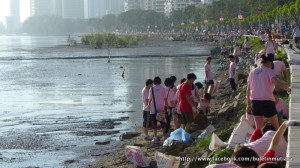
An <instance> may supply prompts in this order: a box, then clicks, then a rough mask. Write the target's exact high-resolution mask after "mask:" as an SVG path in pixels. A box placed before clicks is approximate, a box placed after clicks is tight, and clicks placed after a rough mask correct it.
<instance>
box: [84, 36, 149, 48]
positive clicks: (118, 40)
mask: <svg viewBox="0 0 300 168" xmlns="http://www.w3.org/2000/svg"><path fill="white" fill-rule="evenodd" d="M146 38H147V36H125V35H116V34H113V33H104V34H99V33H95V34H88V35H84V36H82V37H81V43H82V44H84V45H90V46H91V47H92V48H95V49H97V48H102V46H103V45H105V46H106V47H107V48H108V49H110V48H124V47H130V46H134V45H137V44H138V42H139V41H140V40H144V39H146Z"/></svg>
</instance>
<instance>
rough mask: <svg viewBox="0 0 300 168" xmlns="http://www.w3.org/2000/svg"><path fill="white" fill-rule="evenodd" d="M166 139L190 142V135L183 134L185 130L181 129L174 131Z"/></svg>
mask: <svg viewBox="0 0 300 168" xmlns="http://www.w3.org/2000/svg"><path fill="white" fill-rule="evenodd" d="M168 139H172V140H176V141H183V142H189V141H190V140H191V134H189V133H187V132H185V130H184V129H182V128H178V129H176V130H175V131H173V132H171V134H170V137H169V138H168Z"/></svg>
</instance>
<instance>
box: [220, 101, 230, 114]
mask: <svg viewBox="0 0 300 168" xmlns="http://www.w3.org/2000/svg"><path fill="white" fill-rule="evenodd" d="M233 109H234V103H230V104H228V105H226V106H225V107H223V108H221V110H220V111H219V113H218V114H219V115H228V114H229V113H232V112H233Z"/></svg>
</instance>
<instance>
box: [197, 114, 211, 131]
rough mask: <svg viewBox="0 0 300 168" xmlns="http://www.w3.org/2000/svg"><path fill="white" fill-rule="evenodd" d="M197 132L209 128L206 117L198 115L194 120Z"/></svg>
mask: <svg viewBox="0 0 300 168" xmlns="http://www.w3.org/2000/svg"><path fill="white" fill-rule="evenodd" d="M194 124H195V130H199V129H204V128H206V127H207V126H208V119H207V116H206V115H203V114H197V115H196V117H195V118H194Z"/></svg>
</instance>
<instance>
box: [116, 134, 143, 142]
mask: <svg viewBox="0 0 300 168" xmlns="http://www.w3.org/2000/svg"><path fill="white" fill-rule="evenodd" d="M138 135H140V133H138V132H125V133H123V134H121V135H120V137H119V139H120V141H124V140H125V139H131V138H134V137H136V136H138Z"/></svg>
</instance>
